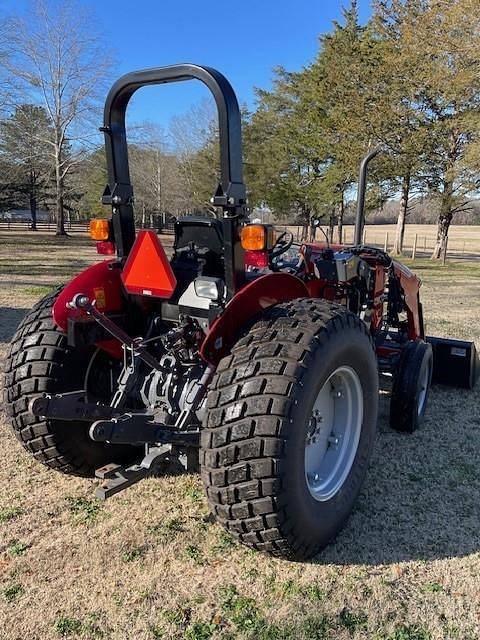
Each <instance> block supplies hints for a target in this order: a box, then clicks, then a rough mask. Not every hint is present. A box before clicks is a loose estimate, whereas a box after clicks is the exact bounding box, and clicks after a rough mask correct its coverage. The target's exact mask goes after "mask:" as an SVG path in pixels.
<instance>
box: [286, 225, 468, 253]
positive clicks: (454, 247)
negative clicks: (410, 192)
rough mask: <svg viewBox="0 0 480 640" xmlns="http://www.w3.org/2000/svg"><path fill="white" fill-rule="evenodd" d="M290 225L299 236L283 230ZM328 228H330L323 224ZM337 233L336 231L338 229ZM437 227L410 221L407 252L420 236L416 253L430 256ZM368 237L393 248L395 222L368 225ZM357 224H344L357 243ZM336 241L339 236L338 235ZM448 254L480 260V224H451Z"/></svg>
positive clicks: (346, 235)
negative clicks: (355, 236) (354, 226)
mask: <svg viewBox="0 0 480 640" xmlns="http://www.w3.org/2000/svg"><path fill="white" fill-rule="evenodd" d="M285 228H287V229H288V230H290V231H291V232H292V233H293V234H294V236H295V238H297V237H299V236H298V234H299V227H296V226H288V227H285V226H284V225H282V224H279V225H278V229H279V230H283V229H285ZM322 228H323V229H324V230H325V231H326V229H327V228H326V227H325V226H323V225H322ZM335 233H336V231H335ZM436 233H437V227H436V225H433V224H407V225H406V228H405V238H404V253H405V255H411V252H412V247H413V244H414V239H415V236H417V245H416V256H417V257H419V258H422V257H423V258H426V257H430V255H431V253H432V249H433V247H434V244H435V240H436ZM365 234H366V235H365V240H366V242H367V244H373V245H375V246H377V247H382V248H383V247H384V246H385V241H387V247H388V248H389V249H390V250H391V249H392V247H393V242H394V240H395V225H394V224H366V225H365ZM353 235H354V228H353V225H351V224H347V225H345V226H344V242H350V243H351V242H353ZM322 239H323V235H322V234H321V233H320V232H317V240H322ZM334 239H335V240H336V235H334ZM448 256H449V257H451V258H452V259H455V260H460V259H461V260H475V259H480V226H478V225H477V226H475V225H470V226H467V225H451V227H450V232H449V238H448Z"/></svg>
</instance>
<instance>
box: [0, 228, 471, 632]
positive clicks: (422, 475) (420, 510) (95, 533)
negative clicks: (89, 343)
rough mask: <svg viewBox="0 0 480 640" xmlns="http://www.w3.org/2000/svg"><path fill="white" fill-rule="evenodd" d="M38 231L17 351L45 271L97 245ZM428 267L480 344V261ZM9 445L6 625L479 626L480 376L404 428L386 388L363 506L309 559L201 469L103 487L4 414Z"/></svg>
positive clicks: (57, 277)
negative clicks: (245, 543) (263, 550)
mask: <svg viewBox="0 0 480 640" xmlns="http://www.w3.org/2000/svg"><path fill="white" fill-rule="evenodd" d="M32 237H33V234H32V236H28V238H27V239H28V244H27V243H21V242H19V239H18V238H17V239H16V241H11V240H12V238H11V236H9V242H8V243H7V242H4V238H3V237H2V238H0V260H1V262H0V265H3V267H1V268H0V314H1V315H0V360H1V361H2V362H3V357H4V355H5V352H6V348H7V345H6V343H7V341H8V340H9V338H10V336H11V335H12V332H13V331H14V328H15V326H16V325H17V324H18V322H19V321H20V319H21V317H22V316H23V314H24V313H25V310H26V309H28V308H30V307H31V305H32V304H33V303H34V302H35V301H36V299H38V298H39V297H41V296H42V295H44V293H45V288H47V289H48V288H49V287H53V286H55V285H56V284H57V283H58V282H64V281H65V280H66V279H67V278H68V277H69V276H70V275H71V274H72V273H74V272H75V271H78V270H80V269H82V268H84V267H85V266H86V265H88V264H90V263H92V262H94V261H96V260H97V256H96V254H95V251H94V249H93V247H92V246H91V244H90V242H89V241H88V240H87V239H86V238H76V239H75V240H74V242H73V243H72V244H71V245H70V244H69V243H68V242H66V243H63V244H59V243H58V242H55V241H52V240H54V239H52V238H50V237H48V236H40V235H39V236H35V238H34V240H32ZM170 242H171V240H170ZM9 265H10V267H9ZM417 267H418V270H419V273H420V275H421V277H422V279H423V281H424V284H423V291H422V294H423V301H424V307H425V316H426V320H427V324H428V330H429V332H430V333H436V334H440V335H452V336H457V337H460V338H467V339H475V340H477V344H479V345H480V324H479V323H478V313H479V311H480V301H479V296H478V282H479V281H480V280H479V277H480V273H479V269H480V265H479V263H471V264H470V263H469V264H467V263H465V264H462V267H461V268H460V267H455V266H448V265H447V267H446V268H442V269H441V270H440V269H439V266H438V265H431V263H428V262H427V261H425V263H423V262H420V263H417ZM465 292H470V293H469V294H468V295H465ZM0 449H1V451H2V454H3V455H2V465H1V467H0V637H1V638H2V640H26V639H28V640H50V639H52V640H53V639H58V638H62V637H63V638H104V639H108V640H110V639H111V640H125V639H130V638H131V639H134V638H135V639H136V640H137V639H142V640H143V639H150V638H151V639H152V640H156V639H158V638H172V639H173V638H178V639H180V638H186V639H187V640H188V639H190V640H192V639H204V638H252V639H257V638H259V639H264V640H267V639H269V640H273V639H277V638H278V639H280V638H295V639H297V638H305V639H307V638H308V639H311V638H332V639H333V638H335V639H339V640H347V639H350V638H353V639H360V638H362V639H367V638H368V639H370V638H375V639H376V640H428V639H431V640H434V639H441V638H449V639H450V638H451V639H452V640H453V639H462V640H468V639H470V640H475V639H476V638H479V637H480V589H479V584H480V524H479V523H480V475H479V473H478V461H479V460H480V386H477V389H476V390H475V391H473V392H467V391H458V390H452V389H448V388H445V387H435V388H434V389H433V391H432V396H431V398H430V406H429V408H428V414H427V420H426V424H425V426H424V427H423V428H422V430H420V431H419V432H417V433H415V434H413V435H412V436H408V435H404V434H398V433H395V432H393V431H391V430H390V428H389V427H388V423H387V405H386V403H383V404H382V413H381V416H380V420H379V433H378V438H377V442H376V446H375V452H374V456H373V459H372V463H371V465H370V471H369V475H368V478H367V481H366V483H365V486H364V488H363V491H362V494H361V496H360V499H359V501H358V503H357V506H356V508H355V511H354V513H353V515H352V517H351V519H350V520H349V522H348V524H347V526H346V528H345V530H344V531H343V532H342V533H341V534H340V535H339V536H338V538H337V539H336V540H335V541H334V542H333V543H332V544H331V545H330V546H329V547H328V548H327V549H326V550H325V552H324V553H323V554H321V555H320V556H319V557H317V558H315V560H314V561H312V562H310V563H306V564H295V563H290V562H286V561H280V560H272V559H270V558H267V557H264V556H261V555H259V554H257V553H254V552H251V551H249V550H247V549H245V548H243V547H241V546H239V545H237V544H236V543H235V542H234V541H233V540H232V539H231V538H230V537H229V536H228V535H227V534H226V533H225V532H224V531H223V530H222V529H221V528H220V527H218V526H217V525H216V524H212V522H211V518H210V517H209V513H208V509H207V505H206V501H205V499H204V497H203V492H202V488H201V484H200V481H199V479H198V477H196V476H190V475H185V476H180V477H163V478H156V479H153V478H152V479H149V480H146V481H144V482H142V483H141V484H139V485H137V486H135V487H132V488H131V489H129V490H127V491H126V492H124V493H122V494H121V495H119V496H116V497H114V498H112V499H111V501H108V502H107V503H99V502H97V501H95V499H94V498H93V493H94V482H92V481H89V480H81V479H77V478H68V477H63V476H61V475H60V474H58V473H55V472H53V471H48V470H47V469H45V468H44V467H43V466H41V465H40V464H38V463H36V462H35V461H34V460H32V459H31V458H30V457H29V456H28V455H27V454H26V453H25V451H23V449H22V448H21V446H20V445H19V443H18V442H17V441H16V439H15V438H14V436H13V435H12V434H11V432H10V430H9V429H8V427H7V420H6V418H5V417H2V418H1V427H0Z"/></svg>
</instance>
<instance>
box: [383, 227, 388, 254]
mask: <svg viewBox="0 0 480 640" xmlns="http://www.w3.org/2000/svg"><path fill="white" fill-rule="evenodd" d="M383 250H384V251H385V253H387V251H388V231H385V243H384V245H383Z"/></svg>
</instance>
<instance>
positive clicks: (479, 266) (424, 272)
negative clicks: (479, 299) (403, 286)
mask: <svg viewBox="0 0 480 640" xmlns="http://www.w3.org/2000/svg"><path fill="white" fill-rule="evenodd" d="M399 261H400V262H402V263H403V264H405V265H407V267H409V269H411V270H412V271H413V272H414V273H416V274H417V275H419V276H420V277H421V278H423V277H425V278H426V277H427V276H428V277H429V278H441V279H444V278H449V277H453V276H463V277H472V278H475V277H478V276H480V263H479V261H475V262H474V261H463V260H462V261H457V262H453V261H449V260H448V259H447V262H446V264H442V261H441V260H438V261H436V260H430V259H428V258H422V259H418V260H412V259H411V258H400V260H399Z"/></svg>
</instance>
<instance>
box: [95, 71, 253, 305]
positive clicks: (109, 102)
mask: <svg viewBox="0 0 480 640" xmlns="http://www.w3.org/2000/svg"><path fill="white" fill-rule="evenodd" d="M184 80H200V81H201V82H203V84H205V85H206V86H207V87H208V88H209V89H210V92H211V93H212V95H213V97H214V99H215V103H216V106H217V112H218V126H219V145H220V176H221V179H220V184H219V185H218V188H217V190H216V192H215V194H214V196H213V197H212V200H211V201H212V204H214V205H215V206H218V207H221V208H222V210H223V220H224V224H223V226H224V241H225V255H224V257H225V279H226V285H227V291H228V293H229V296H232V295H233V294H234V293H235V291H236V290H237V288H238V287H239V286H240V285H241V283H242V281H243V278H244V265H243V249H242V248H241V245H240V240H239V226H240V223H241V222H242V221H243V218H244V216H245V205H246V190H245V185H244V183H243V160H242V135H241V116H240V109H239V107H238V102H237V98H236V96H235V93H234V91H233V89H232V86H231V84H230V83H229V82H228V80H227V79H226V78H225V76H223V75H222V74H221V73H220V72H219V71H216V70H215V69H212V68H211V67H205V66H200V65H196V64H176V65H171V66H167V67H155V68H152V69H145V70H142V71H135V72H132V73H127V74H126V75H124V76H122V77H121V78H119V79H118V80H117V81H116V82H115V83H114V84H113V86H112V88H111V89H110V91H109V93H108V95H107V99H106V102H105V108H104V124H103V127H101V129H100V130H101V131H102V132H103V133H104V136H105V150H106V157H107V170H108V185H107V186H106V188H105V191H104V194H103V198H102V202H103V203H104V204H111V205H112V225H113V233H114V239H115V244H116V248H117V254H118V256H119V258H125V257H126V256H127V255H128V253H129V251H130V249H131V248H132V245H133V243H134V241H135V220H134V214H133V188H132V184H131V179H130V168H129V163H128V145H127V134H126V127H125V118H126V110H127V106H128V103H129V101H130V98H131V97H132V95H133V94H134V93H135V91H137V90H138V89H140V88H141V87H145V86H149V85H158V84H165V83H170V82H182V81H184Z"/></svg>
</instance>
